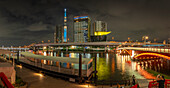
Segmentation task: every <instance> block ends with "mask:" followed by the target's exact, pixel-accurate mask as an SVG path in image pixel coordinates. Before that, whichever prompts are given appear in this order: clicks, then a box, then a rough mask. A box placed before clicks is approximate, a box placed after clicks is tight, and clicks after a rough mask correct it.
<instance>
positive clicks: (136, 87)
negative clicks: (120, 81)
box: [130, 84, 138, 88]
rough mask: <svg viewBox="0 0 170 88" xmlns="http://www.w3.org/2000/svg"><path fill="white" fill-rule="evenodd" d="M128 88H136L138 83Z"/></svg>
mask: <svg viewBox="0 0 170 88" xmlns="http://www.w3.org/2000/svg"><path fill="white" fill-rule="evenodd" d="M130 88H138V84H136V85H134V86H132V87H130Z"/></svg>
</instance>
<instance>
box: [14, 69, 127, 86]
mask: <svg viewBox="0 0 170 88" xmlns="http://www.w3.org/2000/svg"><path fill="white" fill-rule="evenodd" d="M16 71H17V76H19V77H21V79H23V80H24V81H25V82H27V83H28V88H117V87H116V86H113V87H110V86H93V85H89V87H88V84H77V83H71V82H69V81H65V80H62V79H60V78H54V77H51V76H48V75H45V76H43V75H41V74H39V73H36V72H34V71H32V70H30V69H28V68H25V67H22V68H21V67H18V66H17V67H16ZM127 88H128V87H127Z"/></svg>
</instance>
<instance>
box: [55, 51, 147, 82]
mask: <svg viewBox="0 0 170 88" xmlns="http://www.w3.org/2000/svg"><path fill="white" fill-rule="evenodd" d="M57 54H58V56H61V57H74V58H78V57H79V53H68V52H67V53H66V52H60V53H57ZM81 54H82V57H83V58H94V56H95V53H81ZM96 54H97V71H98V73H97V75H98V80H99V81H119V80H127V79H131V78H132V75H135V77H136V78H137V79H144V77H143V76H141V75H140V74H139V72H138V71H136V63H135V62H132V61H131V59H130V56H127V55H125V56H121V55H119V54H115V53H96ZM54 56H56V52H54ZM93 62H94V60H93ZM93 67H94V63H93Z"/></svg>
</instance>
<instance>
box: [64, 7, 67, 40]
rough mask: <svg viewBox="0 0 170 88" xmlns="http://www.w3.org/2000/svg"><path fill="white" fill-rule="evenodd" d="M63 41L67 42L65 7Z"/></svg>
mask: <svg viewBox="0 0 170 88" xmlns="http://www.w3.org/2000/svg"><path fill="white" fill-rule="evenodd" d="M63 42H67V15H66V8H65V9H64V40H63Z"/></svg>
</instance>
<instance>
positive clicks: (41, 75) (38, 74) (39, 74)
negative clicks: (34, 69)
mask: <svg viewBox="0 0 170 88" xmlns="http://www.w3.org/2000/svg"><path fill="white" fill-rule="evenodd" d="M34 75H37V76H40V77H44V75H43V74H42V73H34Z"/></svg>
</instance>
